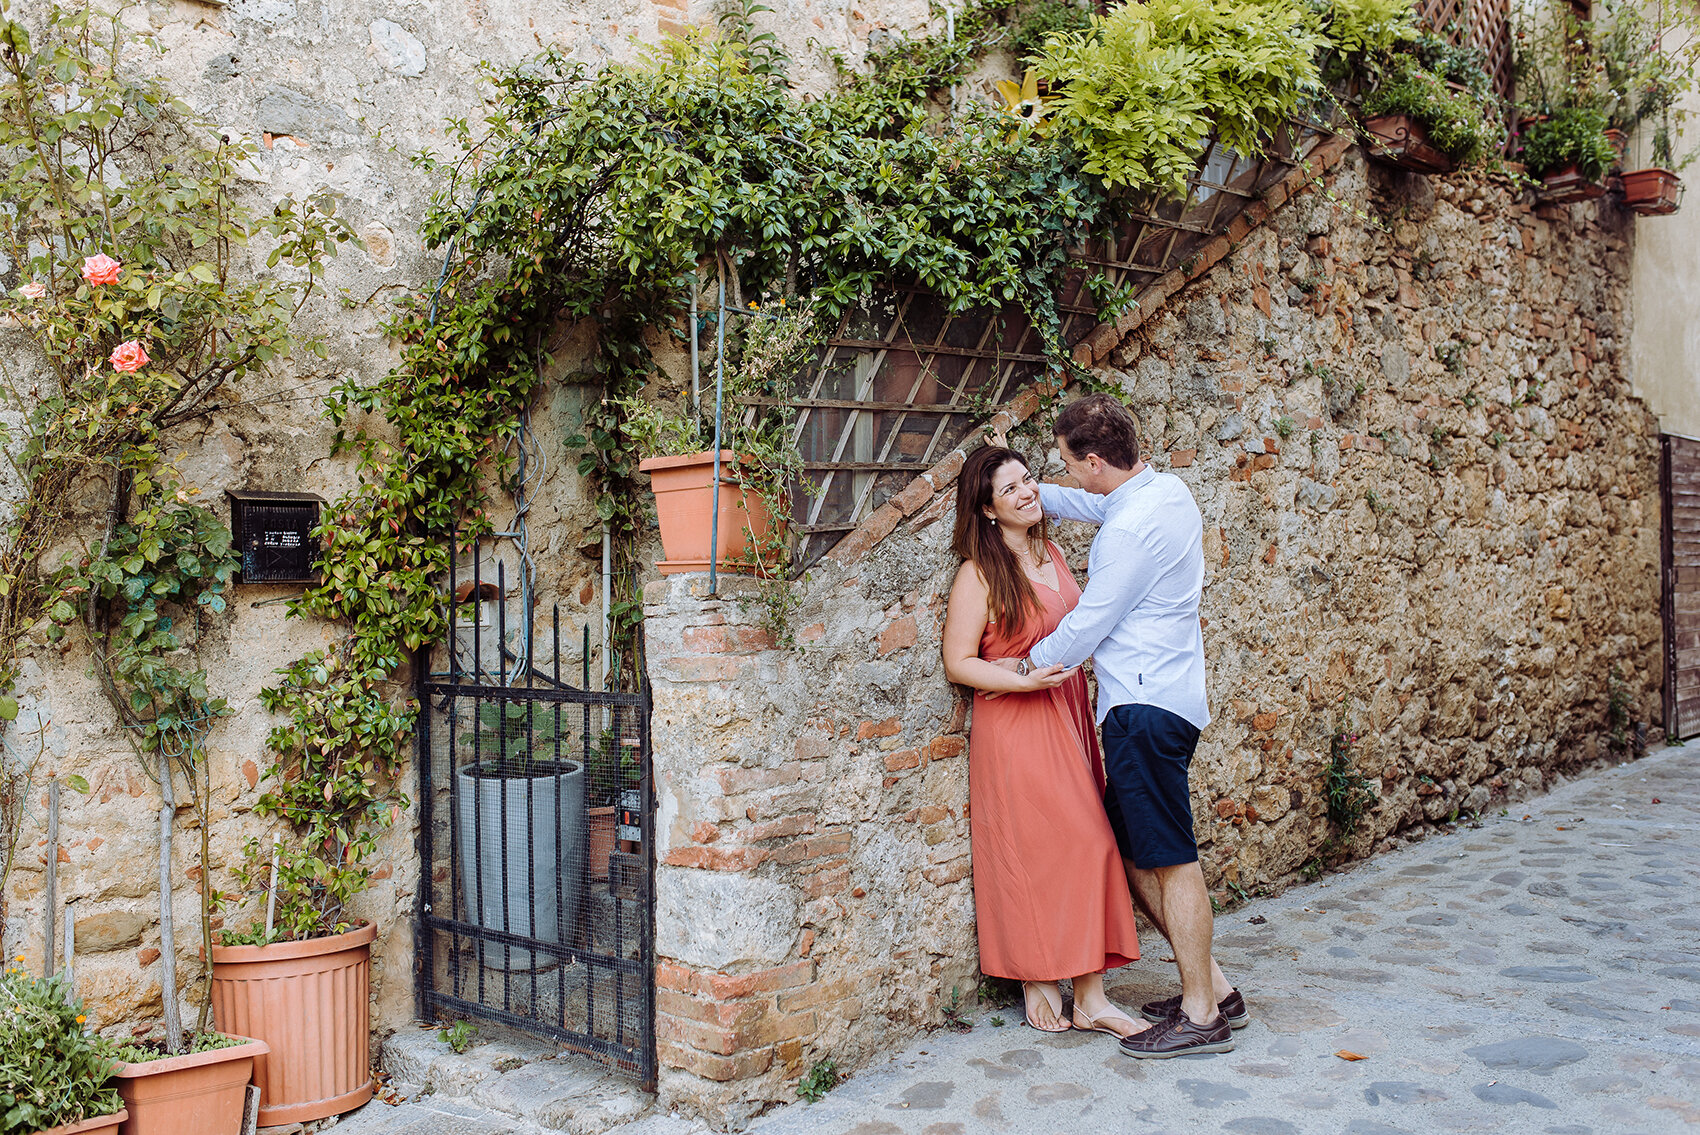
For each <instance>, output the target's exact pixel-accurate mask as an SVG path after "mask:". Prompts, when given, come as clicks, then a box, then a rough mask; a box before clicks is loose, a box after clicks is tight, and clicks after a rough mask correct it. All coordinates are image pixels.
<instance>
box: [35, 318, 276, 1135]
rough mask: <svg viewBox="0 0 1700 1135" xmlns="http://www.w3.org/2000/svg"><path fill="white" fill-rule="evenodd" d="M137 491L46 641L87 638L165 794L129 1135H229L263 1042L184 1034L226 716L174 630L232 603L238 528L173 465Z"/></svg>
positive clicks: (202, 1024) (117, 509) (118, 505)
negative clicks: (188, 819) (153, 1032)
mask: <svg viewBox="0 0 1700 1135" xmlns="http://www.w3.org/2000/svg"><path fill="white" fill-rule="evenodd" d="M118 357H119V352H118V351H115V352H114V359H115V360H117V359H118ZM147 361H148V360H146V359H145V358H143V359H142V360H141V361H140V363H139V364H138V366H140V365H145V364H146V362H147ZM117 365H118V363H117V362H116V361H115V362H114V366H117ZM130 488H131V490H132V492H133V497H134V499H133V500H132V499H129V494H125V493H119V494H117V495H115V498H114V501H113V504H112V512H111V517H110V519H111V525H110V527H109V528H108V530H107V535H106V536H105V537H104V538H103V539H102V541H101V543H100V544H99V546H98V547H97V548H91V549H90V551H89V554H88V555H87V556H85V557H83V558H82V559H81V560H80V561H78V562H77V563H76V564H74V565H72V566H68V567H66V568H64V569H62V570H61V571H60V572H58V573H57V574H56V575H55V577H54V584H55V592H54V596H53V599H52V602H51V605H50V608H49V615H50V618H51V620H52V623H53V625H52V627H51V628H50V630H49V637H50V638H53V639H60V638H63V637H64V636H65V635H66V634H67V633H68V632H69V631H70V630H71V629H72V628H79V629H81V630H82V631H84V632H85V633H86V637H87V639H88V643H89V649H90V652H91V654H92V656H93V661H94V667H93V669H94V672H95V676H96V677H97V678H98V679H99V681H100V686H101V689H102V691H103V692H104V693H105V695H106V698H107V701H108V702H109V703H110V705H111V706H112V708H113V712H114V714H115V715H116V716H117V719H118V721H119V722H120V723H121V724H122V725H123V726H124V730H123V731H124V735H125V737H126V738H127V739H128V740H129V742H130V744H131V746H132V748H133V749H134V750H135V752H136V755H137V757H138V758H139V759H140V760H141V762H142V764H143V767H144V769H145V770H146V771H147V773H148V774H149V775H150V776H151V777H153V778H154V780H155V781H156V782H157V783H158V785H159V789H160V810H159V820H158V824H159V844H160V855H159V875H158V887H157V889H158V900H159V953H160V958H159V966H160V1000H161V1008H162V1009H163V1022H162V1028H161V1032H162V1037H161V1039H159V1040H154V1041H144V1042H138V1043H134V1044H131V1045H127V1046H125V1047H124V1048H123V1049H121V1050H120V1051H119V1053H118V1066H117V1070H116V1071H115V1073H114V1076H115V1078H116V1085H117V1090H118V1094H119V1096H120V1097H121V1098H122V1099H123V1101H124V1107H125V1109H126V1111H127V1112H128V1117H127V1118H126V1119H125V1121H124V1124H123V1135H228V1132H230V1131H232V1130H235V1129H236V1128H237V1127H239V1126H240V1124H241V1121H242V1112H243V1107H244V1105H245V1103H246V1100H247V1088H248V1082H249V1080H250V1079H252V1078H253V1074H254V1067H255V1062H256V1061H257V1060H258V1059H260V1058H261V1057H263V1056H264V1055H265V1053H266V1045H265V1044H264V1043H263V1042H261V1041H258V1040H253V1039H251V1038H249V1037H246V1036H240V1035H221V1034H219V1033H214V1032H210V1031H208V1030H207V1027H206V1026H207V1005H206V1004H205V1003H204V1002H203V1004H202V1007H201V1010H200V1014H199V1024H198V1025H197V1026H196V1028H195V1029H194V1030H193V1031H191V1032H189V1033H187V1034H186V1033H185V1029H184V1023H183V1017H182V1010H181V1007H180V1003H179V989H178V983H177V964H178V956H177V949H176V945H175V927H174V923H173V917H172V914H173V905H174V903H173V896H174V894H175V891H176V881H175V879H174V876H173V870H172V863H173V856H172V854H171V845H172V836H173V830H174V826H175V823H176V815H177V811H178V803H179V800H181V801H182V802H183V803H185V804H187V805H188V806H189V807H190V808H191V809H192V810H193V811H194V813H195V815H196V818H197V820H198V821H199V822H198V825H197V826H198V830H199V834H200V840H199V849H198V850H199V855H198V858H199V861H200V862H199V867H200V881H199V886H198V888H197V890H198V896H199V898H200V900H201V911H200V914H201V917H200V924H199V927H198V929H199V931H200V937H201V945H202V956H203V957H205V956H206V951H207V950H208V949H209V948H210V946H211V934H212V929H211V912H212V900H213V895H212V892H211V888H210V884H209V882H208V876H209V871H210V867H211V857H210V855H209V849H208V833H209V829H210V827H211V824H210V816H209V815H208V813H207V807H208V803H209V800H210V796H211V793H210V788H211V786H210V784H209V783H208V779H207V777H208V770H207V762H206V752H205V747H204V738H205V735H206V730H207V728H208V727H209V725H210V723H211V722H213V721H216V720H217V719H218V718H219V717H222V716H224V715H225V714H227V713H228V712H229V709H228V706H227V705H226V702H225V700H224V699H223V698H217V697H213V696H212V695H211V694H210V693H209V692H208V689H207V672H206V671H205V670H204V669H195V670H190V669H186V668H185V667H183V666H181V665H179V664H178V663H180V662H182V661H184V660H185V658H188V659H193V658H194V648H193V647H192V646H189V645H188V644H186V643H185V642H184V641H183V639H182V638H181V637H180V632H179V631H178V630H176V629H175V628H176V627H180V626H194V625H195V624H196V623H197V622H198V620H199V618H200V617H201V616H202V615H203V614H204V613H207V612H218V611H222V610H223V609H224V608H225V607H226V606H227V602H226V600H225V598H224V595H225V592H226V590H227V589H228V587H229V586H230V581H231V577H232V575H233V574H234V572H235V570H236V564H237V557H236V555H235V554H234V552H233V551H232V547H231V545H232V541H231V535H230V529H229V528H228V527H226V526H225V525H224V523H223V522H222V521H220V520H219V518H218V517H217V516H215V515H214V514H213V513H212V512H211V511H210V510H209V509H206V508H203V507H201V506H199V505H195V504H192V503H189V502H190V501H191V499H192V496H193V490H190V489H188V488H186V487H185V486H183V485H181V484H180V483H179V482H178V480H177V478H176V474H175V472H174V471H173V470H171V469H170V467H169V466H160V465H156V466H142V467H139V468H137V469H136V470H135V473H134V477H133V479H132V481H131V482H130ZM180 794H181V795H180Z"/></svg>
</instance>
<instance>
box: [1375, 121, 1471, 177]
mask: <svg viewBox="0 0 1700 1135" xmlns="http://www.w3.org/2000/svg"><path fill="white" fill-rule="evenodd" d="M1364 133H1365V134H1366V135H1367V141H1368V142H1369V152H1370V154H1371V155H1372V156H1374V157H1376V158H1379V159H1380V160H1382V161H1384V162H1387V163H1388V164H1389V165H1396V166H1398V167H1400V168H1401V169H1408V170H1412V171H1414V172H1416V173H1451V172H1452V171H1453V170H1455V169H1457V168H1458V163H1457V162H1455V161H1453V160H1452V159H1451V158H1449V157H1447V156H1446V155H1445V154H1443V153H1441V152H1440V151H1439V150H1437V149H1435V148H1434V147H1433V146H1431V145H1429V140H1428V130H1427V129H1426V128H1425V127H1424V126H1423V124H1422V123H1420V122H1418V121H1417V120H1416V119H1414V118H1412V117H1411V116H1410V115H1408V114H1378V115H1376V116H1375V117H1373V118H1366V119H1364Z"/></svg>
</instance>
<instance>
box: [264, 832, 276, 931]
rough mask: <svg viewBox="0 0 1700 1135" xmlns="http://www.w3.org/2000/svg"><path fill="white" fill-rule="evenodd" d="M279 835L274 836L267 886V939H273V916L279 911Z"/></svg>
mask: <svg viewBox="0 0 1700 1135" xmlns="http://www.w3.org/2000/svg"><path fill="white" fill-rule="evenodd" d="M277 842H278V841H277V836H276V835H273V836H272V873H271V886H270V887H267V888H266V941H268V942H270V941H271V940H272V916H273V915H274V914H275V913H276V911H277Z"/></svg>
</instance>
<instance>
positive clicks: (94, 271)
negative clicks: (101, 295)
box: [83, 252, 124, 285]
mask: <svg viewBox="0 0 1700 1135" xmlns="http://www.w3.org/2000/svg"><path fill="white" fill-rule="evenodd" d="M123 267H124V265H122V264H120V263H118V261H116V260H114V259H112V257H110V256H108V255H106V253H104V252H97V253H95V254H94V255H93V256H90V257H87V258H85V259H84V260H83V279H85V280H87V281H88V282H89V283H91V284H96V285H99V284H116V283H117V282H118V270H119V269H121V268H123Z"/></svg>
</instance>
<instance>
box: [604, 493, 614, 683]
mask: <svg viewBox="0 0 1700 1135" xmlns="http://www.w3.org/2000/svg"><path fill="white" fill-rule="evenodd" d="M613 604H614V537H613V534H612V533H611V532H610V531H609V529H608V526H607V525H606V524H604V525H603V526H602V688H603V689H604V690H606V689H607V688H608V674H609V671H610V669H611V667H610V659H609V657H608V644H609V641H610V639H611V637H612V636H611V631H612V627H611V612H612V610H613Z"/></svg>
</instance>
